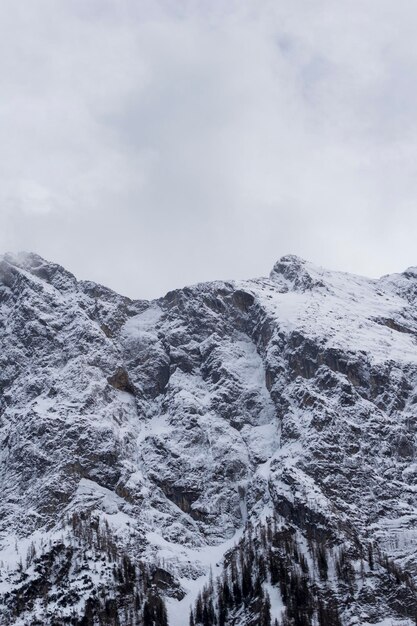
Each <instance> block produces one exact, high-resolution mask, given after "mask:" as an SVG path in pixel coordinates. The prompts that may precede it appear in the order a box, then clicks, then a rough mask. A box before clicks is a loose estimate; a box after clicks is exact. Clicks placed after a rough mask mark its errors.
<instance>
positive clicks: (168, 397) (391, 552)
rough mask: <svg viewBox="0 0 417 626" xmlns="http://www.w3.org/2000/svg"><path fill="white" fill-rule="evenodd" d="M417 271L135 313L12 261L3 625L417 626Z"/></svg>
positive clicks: (4, 338) (0, 439)
mask: <svg viewBox="0 0 417 626" xmlns="http://www.w3.org/2000/svg"><path fill="white" fill-rule="evenodd" d="M416 303H417V269H416V268H410V269H408V270H406V271H405V272H403V273H402V274H394V275H391V276H385V277H383V278H381V279H378V280H373V279H372V280H371V279H368V278H364V277H360V276H353V275H349V274H345V273H341V272H332V271H327V270H325V269H322V268H319V267H316V266H314V265H312V264H310V263H308V262H306V261H304V260H302V259H299V258H298V257H294V256H287V257H283V258H282V259H280V260H279V261H278V262H277V263H276V264H275V266H274V268H273V269H272V272H271V274H270V275H269V277H267V278H259V279H254V280H247V281H234V282H233V281H229V282H220V281H219V282H213V283H207V284H199V285H195V286H193V287H187V288H184V289H180V290H176V291H173V292H170V293H168V294H167V295H166V296H165V297H163V298H160V299H158V300H155V301H151V302H148V301H144V300H137V301H135V300H130V299H128V298H126V297H123V296H121V295H118V294H116V293H114V292H113V291H111V290H109V289H106V288H105V287H103V286H101V285H97V284H95V283H92V282H87V281H77V280H76V279H75V277H74V276H73V275H72V274H71V273H69V272H68V271H66V270H65V269H63V268H62V267H60V266H58V265H56V264H54V263H50V262H47V261H45V260H44V259H42V258H41V257H39V256H37V255H35V254H21V255H5V256H3V257H2V258H1V259H0V342H1V350H0V458H1V463H0V489H1V498H0V625H1V626H3V625H4V626H9V625H11V624H13V625H16V626H37V625H38V626H40V625H46V626H61V625H64V624H69V625H73V626H104V625H106V626H168V625H169V626H325V625H328V626H354V625H363V626H367V625H370V624H374V625H378V626H391V625H395V626H400V625H401V626H412V625H414V624H416V623H417V588H416V585H417V553H416V547H417V459H416V444H417V440H416V433H417V307H416Z"/></svg>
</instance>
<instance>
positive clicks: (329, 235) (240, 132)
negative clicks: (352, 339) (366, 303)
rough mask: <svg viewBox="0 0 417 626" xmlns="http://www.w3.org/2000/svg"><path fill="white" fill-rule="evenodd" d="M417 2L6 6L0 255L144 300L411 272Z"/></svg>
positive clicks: (1, 29)
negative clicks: (55, 266) (320, 277)
mask: <svg viewBox="0 0 417 626" xmlns="http://www.w3.org/2000/svg"><path fill="white" fill-rule="evenodd" d="M416 32H417V4H416V2H415V0H401V1H400V2H394V1H393V0H340V1H335V0H329V1H326V0H274V1H273V2H268V1H266V0H265V1H264V0H254V1H253V2H251V1H249V0H237V1H234V0H206V1H205V0H194V1H193V0H189V1H185V0H149V1H141V0H19V1H18V2H17V1H16V0H2V2H1V3H0V249H1V251H3V252H5V251H19V250H31V251H35V252H38V253H39V254H41V255H42V256H44V257H46V258H48V259H50V260H53V261H56V262H58V263H60V264H62V265H64V266H66V267H67V268H68V269H70V270H71V271H73V272H74V273H75V274H76V276H77V277H79V278H89V279H92V280H96V281H99V282H102V283H104V284H106V285H108V286H110V287H112V288H114V289H116V290H118V291H120V292H122V293H124V294H126V295H130V296H132V297H138V298H139V297H141V298H144V297H155V296H159V295H162V294H163V293H165V292H166V291H168V290H169V289H172V288H175V287H180V286H183V285H185V284H189V283H195V282H199V281H203V280H210V279H214V278H225V279H227V278H249V277H254V276H261V275H266V274H268V273H269V271H270V269H271V267H272V265H273V263H274V262H275V260H276V259H278V258H279V257H280V256H282V255H284V254H288V253H292V254H298V255H300V256H302V257H304V258H307V259H309V260H311V261H313V262H315V263H318V264H320V265H325V266H327V267H330V268H335V269H343V270H347V271H353V272H357V273H362V274H367V275H370V276H378V275H382V274H384V273H388V272H394V271H401V270H403V269H404V268H406V267H407V266H410V265H417V246H416V239H417V172H416V170H417V38H416Z"/></svg>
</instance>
